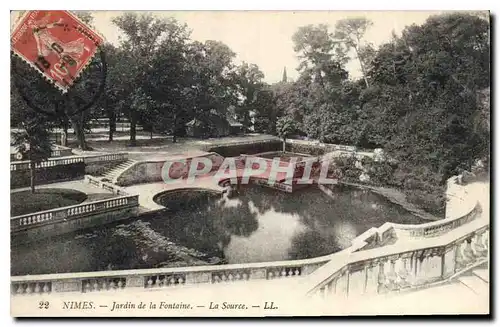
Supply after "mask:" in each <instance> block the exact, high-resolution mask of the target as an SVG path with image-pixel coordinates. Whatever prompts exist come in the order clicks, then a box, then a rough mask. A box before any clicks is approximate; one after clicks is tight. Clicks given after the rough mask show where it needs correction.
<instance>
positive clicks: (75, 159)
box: [10, 153, 128, 171]
mask: <svg viewBox="0 0 500 327" xmlns="http://www.w3.org/2000/svg"><path fill="white" fill-rule="evenodd" d="M127 158H128V154H127V153H108V154H97V155H90V156H70V157H60V158H49V159H47V160H45V161H42V162H39V163H36V164H35V167H36V168H37V169H38V168H47V167H53V166H59V165H70V164H74V163H79V162H84V163H85V164H88V163H92V162H98V161H115V160H127ZM28 169H30V161H29V160H23V161H15V162H11V163H10V170H11V171H17V170H28Z"/></svg>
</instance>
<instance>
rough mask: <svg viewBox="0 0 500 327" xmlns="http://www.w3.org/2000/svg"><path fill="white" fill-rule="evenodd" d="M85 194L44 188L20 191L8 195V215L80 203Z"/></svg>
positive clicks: (85, 196)
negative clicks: (33, 191)
mask: <svg viewBox="0 0 500 327" xmlns="http://www.w3.org/2000/svg"><path fill="white" fill-rule="evenodd" d="M86 199H87V194H85V193H83V192H80V191H76V190H71V189H57V188H44V189H37V190H36V191H35V193H34V194H32V193H31V191H21V192H15V193H11V194H10V215H11V216H12V217H14V216H19V215H25V214H28V213H33V212H37V211H43V210H50V209H55V208H60V207H66V206H71V205H75V204H79V203H82V202H83V201H85V200H86Z"/></svg>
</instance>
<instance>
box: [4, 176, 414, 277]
mask: <svg viewBox="0 0 500 327" xmlns="http://www.w3.org/2000/svg"><path fill="white" fill-rule="evenodd" d="M333 192H334V194H333V197H329V196H327V195H325V194H324V193H323V192H321V191H320V190H319V189H317V188H316V187H310V188H307V189H303V190H300V191H297V192H294V193H293V194H288V193H284V192H281V191H277V190H273V189H269V188H265V187H259V186H247V187H243V188H242V189H241V190H240V194H239V195H238V196H237V197H234V198H226V197H222V198H221V196H220V195H219V194H215V193H210V192H204V191H193V190H184V191H179V192H175V193H168V194H164V195H163V196H161V197H160V198H159V199H158V200H157V201H158V202H159V203H162V204H164V205H165V206H166V207H167V209H168V210H167V212H166V213H163V214H158V215H156V216H154V217H150V218H141V220H136V221H133V222H130V221H129V222H122V223H119V224H114V225H108V226H105V227H101V228H98V229H92V230H90V231H85V232H79V233H76V234H72V235H64V236H60V237H55V238H52V239H48V240H44V241H41V242H37V243H34V244H30V245H24V246H18V247H14V248H13V249H12V256H11V258H12V268H11V270H12V274H13V275H24V274H37V273H38V274H40V273H56V272H75V271H95V270H110V269H113V270H116V269H137V268H151V267H165V266H168V267H172V266H192V265H201V264H220V263H244V262H258V261H275V260H287V259H303V258H311V257H316V256H321V255H325V254H329V253H332V252H336V251H339V250H341V249H344V248H347V247H349V246H350V245H351V241H352V240H353V239H354V238H355V237H356V236H357V235H359V234H361V233H363V232H364V231H366V230H367V229H369V228H371V227H379V226H381V225H382V224H383V223H384V222H386V221H391V222H395V223H406V224H410V223H411V224H418V223H422V222H423V221H422V220H421V219H420V218H418V217H415V216H413V215H411V214H410V213H408V212H406V211H405V210H403V209H402V208H400V207H399V206H396V205H393V204H391V203H389V202H388V201H386V200H385V199H384V198H383V197H381V196H379V195H377V194H374V193H372V192H369V191H365V190H359V189H351V188H348V187H340V186H339V187H337V188H335V189H334V190H333Z"/></svg>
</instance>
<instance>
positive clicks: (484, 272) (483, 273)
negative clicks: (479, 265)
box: [472, 269, 490, 283]
mask: <svg viewBox="0 0 500 327" xmlns="http://www.w3.org/2000/svg"><path fill="white" fill-rule="evenodd" d="M472 273H473V274H474V275H476V276H477V277H479V278H481V279H482V280H484V281H485V282H486V283H489V282H490V273H489V272H488V269H475V270H474V271H473V272H472Z"/></svg>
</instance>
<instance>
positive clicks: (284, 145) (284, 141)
mask: <svg viewBox="0 0 500 327" xmlns="http://www.w3.org/2000/svg"><path fill="white" fill-rule="evenodd" d="M285 152H286V139H285V138H284V139H283V153H285Z"/></svg>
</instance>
